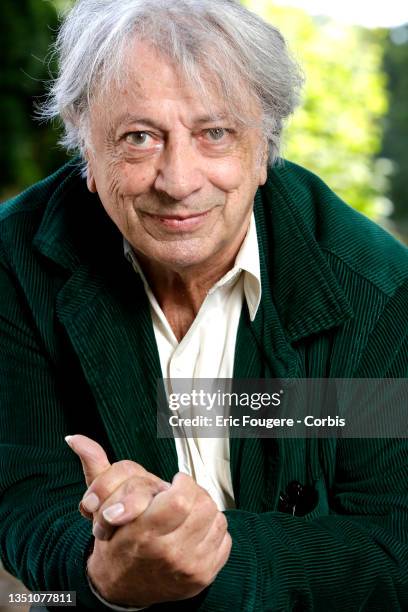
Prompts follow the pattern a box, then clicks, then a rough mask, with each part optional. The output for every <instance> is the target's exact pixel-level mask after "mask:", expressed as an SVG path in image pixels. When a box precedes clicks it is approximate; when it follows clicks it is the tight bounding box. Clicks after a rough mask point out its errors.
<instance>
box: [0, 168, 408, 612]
mask: <svg viewBox="0 0 408 612" xmlns="http://www.w3.org/2000/svg"><path fill="white" fill-rule="evenodd" d="M255 217H256V226H257V233H258V240H259V249H260V260H261V275H262V301H261V305H260V308H259V311H258V313H257V316H256V318H255V320H254V322H253V323H251V322H250V320H249V317H248V312H247V309H246V307H245V306H244V308H243V311H242V315H241V320H240V325H239V330H238V336H237V343H236V353H235V366H234V376H235V377H237V378H254V377H284V378H285V377H287V378H293V377H302V378H307V377H311V378H323V377H338V378H343V377H360V378H371V377H383V376H384V377H385V376H387V377H407V374H408V339H407V338H408V334H407V330H408V316H407V313H408V252H407V249H406V248H405V247H403V246H402V245H401V244H399V243H398V242H397V241H396V240H394V239H393V238H392V237H391V236H390V235H388V234H387V233H386V232H384V231H383V230H381V229H380V228H379V227H377V226H376V225H374V224H373V223H371V222H370V221H368V220H367V219H366V218H365V217H363V216H361V215H360V214H358V213H356V212H355V211H353V210H352V209H351V208H349V207H348V206H346V205H345V204H344V203H343V202H342V201H341V200H339V199H338V198H337V196H336V195H334V194H333V192H331V191H330V190H329V188H328V187H327V186H326V185H325V184H324V183H323V182H322V181H321V180H320V179H318V178H317V177H316V176H314V175H313V174H311V173H310V172H308V171H306V170H304V169H302V168H300V167H298V166H296V165H293V164H290V163H288V162H285V163H284V164H282V165H280V166H278V167H275V168H274V169H271V170H270V172H269V178H268V182H267V184H266V185H265V186H264V187H262V188H261V189H260V190H259V191H258V193H257V195H256V199H255ZM0 295H1V297H0V339H1V344H0V494H1V497H0V502H1V505H0V551H1V558H2V560H3V563H4V566H5V568H6V569H7V570H8V571H10V572H11V573H13V574H14V575H16V576H17V577H18V578H20V579H21V580H22V581H23V582H24V583H25V584H26V586H27V587H28V588H29V589H31V590H75V591H76V592H77V601H78V605H79V606H80V607H82V608H83V609H88V608H89V609H104V606H103V604H101V603H100V602H99V601H98V600H97V599H96V598H95V597H94V596H93V595H92V593H91V591H90V589H89V586H88V582H87V579H86V575H85V564H86V557H87V551H88V550H89V547H90V544H91V541H92V534H91V524H90V522H89V521H87V520H86V519H84V518H83V517H82V516H81V515H80V514H79V512H78V502H79V501H80V498H81V497H82V495H83V493H84V491H85V488H86V487H85V482H84V478H83V474H82V470H81V466H80V462H79V460H78V458H77V457H76V456H75V455H74V453H72V451H70V449H69V448H68V447H67V445H66V444H65V442H64V436H66V435H67V434H73V433H82V434H85V435H88V436H90V437H92V438H94V439H96V440H98V441H99V442H100V443H101V444H102V445H103V446H104V447H105V448H106V450H107V452H108V455H109V457H110V459H111V460H112V461H118V460H121V459H125V458H126V459H131V460H134V461H137V462H139V463H141V464H142V465H143V466H144V467H145V468H146V469H148V470H149V471H151V472H154V473H156V474H158V475H159V476H161V477H162V478H164V479H166V480H170V479H171V478H172V476H173V475H174V474H175V473H176V472H177V455H176V451H175V446H174V441H173V440H170V439H157V436H156V383H157V379H158V378H160V376H161V370H160V362H159V357H158V352H157V347H156V343H155V339H154V333H153V329H152V322H151V318H150V314H149V308H148V302H147V298H146V295H145V293H144V290H143V286H142V284H141V281H140V279H139V277H138V276H137V275H135V274H134V271H133V270H132V267H131V265H130V264H129V262H128V261H127V260H126V259H125V257H124V255H123V245H122V236H121V235H120V233H119V231H118V230H117V228H116V227H115V225H114V224H113V223H112V222H111V220H110V219H109V218H108V216H107V215H106V213H105V212H104V210H103V208H102V206H101V204H100V202H99V200H98V198H97V196H95V195H93V194H90V193H89V192H88V191H87V189H86V185H85V181H84V180H83V179H82V178H81V176H80V172H79V169H78V167H77V166H76V165H75V162H72V163H71V164H68V165H67V166H65V167H64V168H62V169H61V170H60V171H58V172H57V173H56V174H54V175H53V176H51V177H49V178H47V179H45V180H44V181H42V182H41V183H39V184H37V185H35V186H33V187H32V188H30V189H29V190H27V191H26V192H24V193H23V194H21V195H20V196H18V197H17V198H15V199H14V200H11V201H10V202H8V203H5V204H3V205H2V206H1V207H0ZM230 447H231V472H232V479H233V487H234V494H235V499H236V504H237V509H235V510H230V511H227V512H226V513H225V514H226V516H227V519H228V524H229V530H230V533H231V535H232V539H233V547H232V552H231V555H230V558H229V560H228V562H227V564H226V565H225V567H224V568H223V569H222V571H221V572H220V573H219V575H218V576H217V578H216V580H215V582H214V583H213V584H212V585H211V586H210V587H209V588H207V589H206V590H205V591H204V592H203V593H202V594H201V595H200V596H198V597H196V598H194V599H192V600H187V601H185V602H176V603H174V604H163V605H158V606H153V608H152V609H154V610H156V609H157V610H201V611H207V612H224V611H225V612H231V611H234V612H235V611H243V612H249V611H254V612H255V611H267V610H268V611H274V612H278V611H281V612H288V611H290V610H293V611H295V610H296V611H311V610H314V611H319V612H320V611H322V612H329V611H331V610H333V611H340V610H341V611H344V610H347V611H348V612H350V611H353V610H355V611H357V610H367V611H374V610H376V611H381V612H388V611H389V612H396V611H397V610H408V441H407V440H405V439H390V440H387V439H365V440H356V439H339V440H336V439H326V440H315V439H314V440H313V439H308V440H305V439H286V440H279V439H245V440H236V439H235V440H231V441H230ZM292 480H299V481H300V482H302V483H305V484H312V485H313V486H314V487H315V489H316V490H317V492H318V502H317V505H316V506H315V507H314V508H313V509H311V511H310V513H309V514H307V515H306V516H304V517H296V516H292V515H290V514H285V513H282V512H279V511H278V499H279V494H280V493H281V492H282V491H284V490H285V487H286V486H287V484H288V483H289V482H290V481H292Z"/></svg>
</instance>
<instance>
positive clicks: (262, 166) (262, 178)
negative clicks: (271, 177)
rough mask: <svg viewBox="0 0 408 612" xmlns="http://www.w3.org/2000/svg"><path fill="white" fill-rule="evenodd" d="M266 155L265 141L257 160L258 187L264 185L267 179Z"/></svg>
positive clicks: (267, 149)
mask: <svg viewBox="0 0 408 612" xmlns="http://www.w3.org/2000/svg"><path fill="white" fill-rule="evenodd" d="M268 154H269V146H268V141H265V143H264V145H263V147H262V151H261V154H260V160H259V185H264V184H265V183H266V179H267V178H268Z"/></svg>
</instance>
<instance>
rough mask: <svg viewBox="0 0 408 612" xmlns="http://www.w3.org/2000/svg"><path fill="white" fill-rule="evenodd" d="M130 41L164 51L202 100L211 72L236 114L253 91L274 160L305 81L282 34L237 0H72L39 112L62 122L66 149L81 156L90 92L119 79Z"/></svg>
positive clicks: (241, 111) (56, 45) (84, 140)
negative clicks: (52, 77)
mask: <svg viewBox="0 0 408 612" xmlns="http://www.w3.org/2000/svg"><path fill="white" fill-rule="evenodd" d="M134 39H139V40H144V41H148V42H149V43H151V44H152V45H153V46H154V47H155V48H156V49H157V50H158V51H159V52H160V53H163V54H164V55H165V56H167V57H169V58H170V60H171V61H173V62H174V63H175V64H176V65H177V66H178V68H179V70H180V72H181V75H182V76H184V77H185V78H186V79H187V82H188V83H191V84H192V85H193V86H194V87H195V88H196V90H197V91H198V92H199V93H200V94H201V95H202V97H203V100H206V99H209V96H208V89H209V83H208V80H209V78H208V77H209V75H211V76H212V77H213V78H214V82H212V83H210V86H214V84H215V85H216V86H217V87H218V89H219V90H220V92H221V94H222V95H223V96H224V100H225V101H227V103H228V108H229V109H231V112H232V113H233V114H234V115H235V116H236V117H237V118H238V117H241V119H242V117H243V116H244V114H245V104H246V103H247V100H246V99H247V98H248V96H247V95H246V94H247V93H248V91H249V92H250V93H252V94H253V96H254V97H255V99H257V100H258V102H259V104H260V107H261V108H262V111H263V113H262V114H263V117H262V128H263V130H264V134H265V137H266V139H267V140H268V143H269V162H270V163H273V162H274V161H275V159H276V158H277V157H278V155H279V149H280V140H281V132H282V127H283V121H284V119H286V118H287V117H288V116H289V115H290V114H291V113H292V112H293V111H294V109H295V107H296V105H297V103H298V100H299V94H300V89H301V85H302V80H303V79H302V75H301V72H300V70H299V67H298V65H297V64H296V62H295V61H294V60H293V59H292V58H291V56H290V54H289V52H288V49H287V46H286V43H285V40H284V38H283V37H282V35H281V34H280V32H279V31H278V30H277V29H276V28H275V27H273V26H272V25H270V24H268V23H266V22H265V21H263V20H262V19H261V18H260V17H258V16H257V15H255V14H254V13H252V12H251V11H249V10H248V9H246V8H245V7H243V6H242V5H240V4H239V3H238V2H237V1H235V0H78V1H77V2H76V3H75V5H74V7H73V8H72V9H71V11H70V12H69V13H68V14H67V15H66V17H65V20H64V22H63V24H62V26H61V29H60V31H59V34H58V37H57V40H56V42H55V45H54V53H55V54H56V55H57V57H58V65H59V74H58V77H57V78H56V79H55V80H54V81H53V82H52V83H51V86H50V91H49V96H48V99H47V101H46V103H45V104H44V105H43V106H42V107H41V110H40V114H41V116H42V117H43V118H46V119H51V118H55V117H59V118H60V119H61V120H62V122H63V124H64V136H63V138H62V140H61V143H62V144H63V145H64V146H65V147H66V148H67V149H68V150H75V151H79V152H80V153H81V154H82V156H84V152H85V149H86V147H87V146H88V145H89V143H88V142H87V139H88V129H87V125H88V117H89V108H90V104H91V102H92V96H93V95H95V93H97V92H99V93H100V92H101V91H102V90H103V88H108V87H109V85H111V84H112V83H113V82H114V81H115V79H116V82H118V78H119V77H118V75H119V74H120V75H123V70H124V69H126V68H125V66H126V52H129V45H130V43H131V42H132V41H133V40H134ZM211 80H212V78H211ZM243 86H244V88H245V86H246V87H247V91H246V92H245V90H244V91H243ZM206 92H207V95H205V94H206Z"/></svg>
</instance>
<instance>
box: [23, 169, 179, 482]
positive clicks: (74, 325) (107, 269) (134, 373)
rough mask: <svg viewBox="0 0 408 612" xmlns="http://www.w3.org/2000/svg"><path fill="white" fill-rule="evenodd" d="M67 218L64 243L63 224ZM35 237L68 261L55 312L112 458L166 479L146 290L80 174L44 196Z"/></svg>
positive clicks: (168, 456)
mask: <svg viewBox="0 0 408 612" xmlns="http://www.w3.org/2000/svg"><path fill="white" fill-rule="evenodd" d="M73 183H74V186H75V189H72V186H73ZM74 196H75V199H74ZM74 226H75V230H74V232H68V235H69V236H70V242H69V243H68V242H67V232H66V228H67V227H71V228H72V227H74ZM64 228H65V231H64ZM72 236H73V237H74V238H72ZM35 243H36V245H37V247H38V248H39V250H40V251H41V252H42V253H43V254H46V255H47V256H48V257H50V258H52V259H53V260H54V261H55V262H56V263H58V264H59V265H62V266H64V267H66V268H69V271H70V276H69V277H68V280H67V281H66V283H65V284H64V286H63V287H62V289H61V290H60V291H59V293H58V295H57V296H56V314H57V317H58V319H59V321H60V322H61V324H62V325H63V327H64V328H65V331H66V333H67V335H68V337H69V339H70V341H71V344H72V346H73V348H74V350H75V352H76V354H77V356H78V358H79V361H80V363H81V366H82V369H83V372H84V375H85V377H86V380H87V382H88V384H89V386H90V389H91V391H92V393H93V396H94V398H95V402H96V405H97V407H98V411H99V413H100V417H101V419H102V421H103V423H104V425H105V427H106V431H107V434H108V437H109V440H110V442H111V446H112V449H113V452H114V454H115V456H116V457H115V458H116V459H122V458H128V459H132V460H134V461H137V462H139V463H141V464H142V465H143V466H144V467H145V468H146V469H147V470H149V471H152V472H153V473H155V474H158V475H160V476H161V477H162V478H164V479H166V480H171V478H172V476H173V475H174V474H175V473H176V472H177V469H178V467H177V454H176V450H175V445H174V440H171V439H157V435H156V405H157V386H158V384H160V380H161V368H160V361H159V356H158V352H157V347H156V341H155V338H154V332H153V328H152V324H151V317H150V311H149V305H148V302H147V298H146V296H145V292H144V290H143V286H142V283H141V282H140V280H139V278H138V277H137V276H136V275H135V273H134V271H133V269H132V268H131V266H130V264H129V262H128V261H127V260H126V259H125V257H124V254H123V244H122V237H121V235H120V233H119V232H118V230H117V229H116V227H115V226H114V224H113V223H112V222H111V220H110V219H109V218H108V216H107V215H106V213H105V212H104V211H103V209H102V205H101V204H100V202H99V200H98V198H96V197H95V196H92V195H91V194H89V193H88V192H87V190H86V188H85V187H84V181H83V180H81V179H78V178H77V177H71V178H70V183H69V189H65V190H64V195H63V196H61V195H60V196H58V197H56V198H54V201H50V206H49V208H48V211H47V215H46V216H45V217H44V219H43V223H42V226H41V228H40V230H39V232H38V233H37V236H36V240H35ZM84 251H86V253H85V252H84ZM84 262H86V263H84Z"/></svg>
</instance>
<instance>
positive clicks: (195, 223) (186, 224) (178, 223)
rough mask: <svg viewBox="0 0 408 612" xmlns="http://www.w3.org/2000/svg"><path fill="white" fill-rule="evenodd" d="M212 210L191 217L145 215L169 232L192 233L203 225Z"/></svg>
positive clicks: (190, 215)
mask: <svg viewBox="0 0 408 612" xmlns="http://www.w3.org/2000/svg"><path fill="white" fill-rule="evenodd" d="M210 212H211V210H206V211H204V212H201V213H194V214H189V215H153V214H151V213H143V214H144V215H146V216H147V217H148V218H149V219H151V220H152V221H153V222H154V223H156V224H158V225H160V226H161V227H164V228H166V229H168V230H174V231H191V230H193V229H196V228H197V227H199V226H200V225H201V224H203V223H204V222H205V220H206V218H207V217H208V215H209V214H210Z"/></svg>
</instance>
